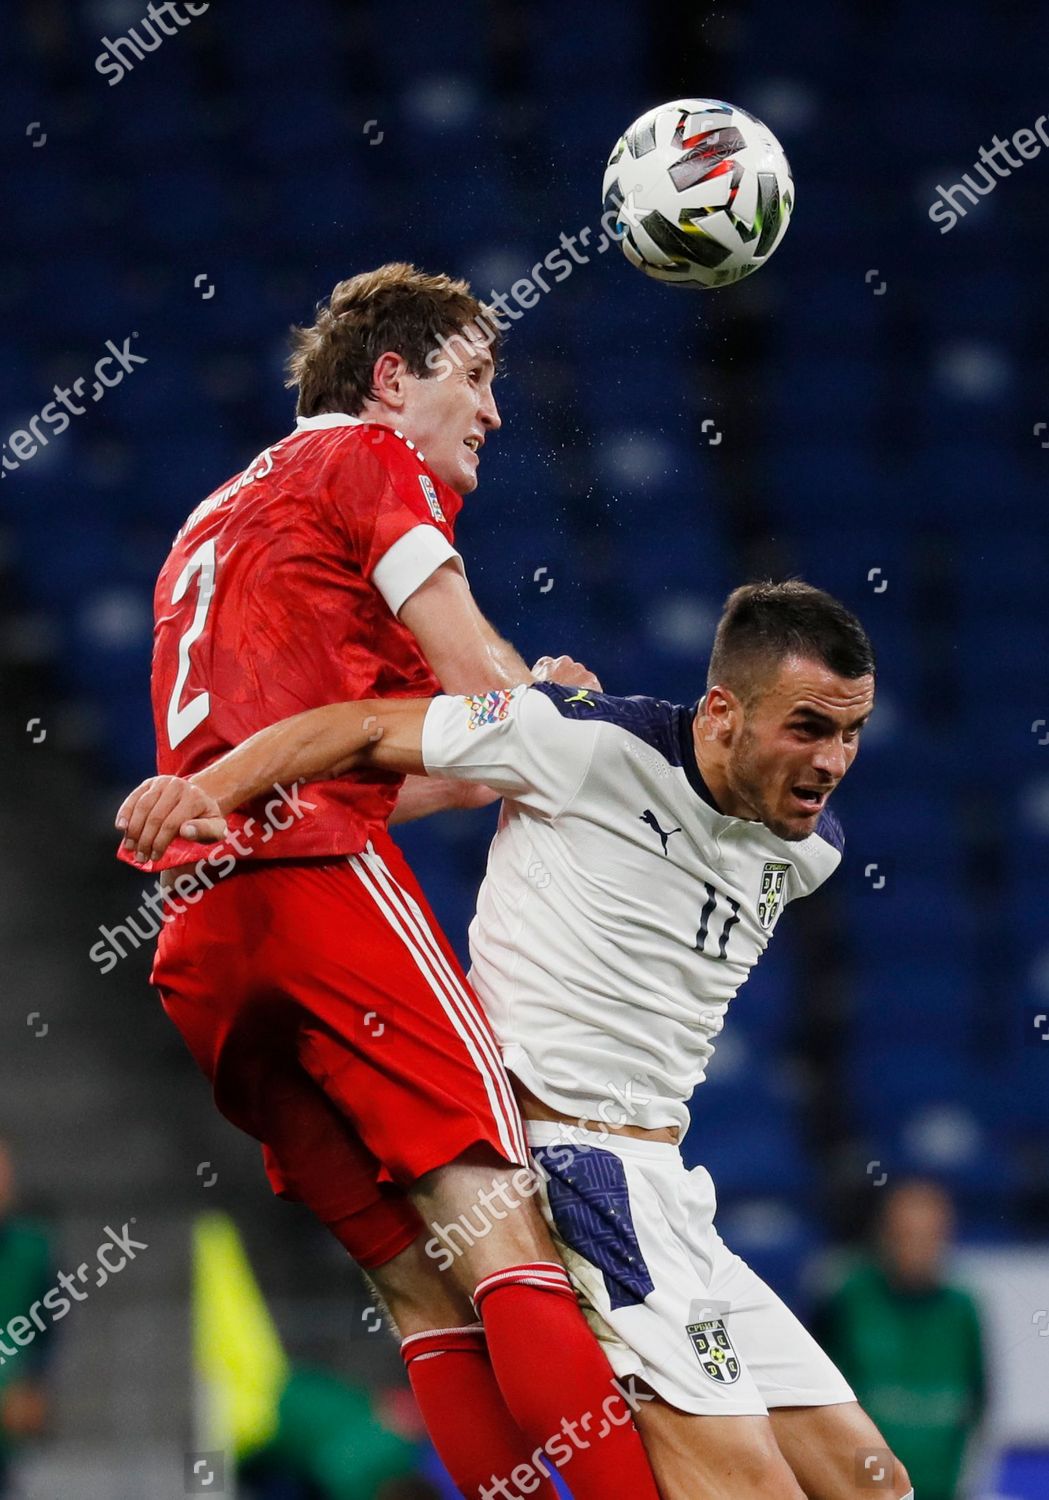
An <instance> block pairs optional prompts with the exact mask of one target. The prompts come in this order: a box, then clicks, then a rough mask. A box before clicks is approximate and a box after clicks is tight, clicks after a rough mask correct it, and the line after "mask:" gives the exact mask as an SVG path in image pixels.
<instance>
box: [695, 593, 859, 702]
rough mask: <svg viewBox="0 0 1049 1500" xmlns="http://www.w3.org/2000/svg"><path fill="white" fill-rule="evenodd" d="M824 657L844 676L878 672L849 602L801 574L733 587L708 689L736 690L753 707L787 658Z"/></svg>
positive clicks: (718, 634) (713, 655)
mask: <svg viewBox="0 0 1049 1500" xmlns="http://www.w3.org/2000/svg"><path fill="white" fill-rule="evenodd" d="M791 656H797V657H801V658H802V659H803V660H808V661H820V662H822V663H823V664H824V666H826V667H829V668H830V670H831V671H832V672H836V673H837V674H838V676H839V677H865V676H867V674H868V673H870V674H873V673H874V650H873V647H872V646H871V643H870V640H869V638H868V636H867V632H866V631H865V630H864V628H863V626H862V625H861V624H860V622H859V620H857V618H856V616H855V615H854V614H852V613H851V611H850V610H847V609H846V608H845V606H844V604H842V603H840V601H839V600H837V599H835V598H834V597H833V595H831V594H827V593H825V592H824V591H823V589H817V588H813V587H812V585H811V584H809V583H803V582H802V581H801V579H800V578H790V579H788V580H787V581H786V582H785V583H772V582H771V581H770V580H766V581H763V582H761V583H745V584H743V586H742V587H741V588H738V589H733V591H732V593H731V594H729V596H728V598H727V599H726V600H725V608H724V610H723V612H722V615H721V619H720V621H719V622H718V628H717V632H716V634H715V636H714V648H713V650H712V652H711V654H710V666H709V668H708V669H707V689H708V691H709V689H710V688H712V687H714V686H715V685H720V686H722V687H727V688H731V689H732V691H733V692H734V693H735V694H736V696H737V697H738V698H740V699H741V700H742V701H743V702H744V703H745V704H747V705H748V706H749V705H750V703H751V702H752V701H753V698H754V696H755V694H756V692H757V691H758V689H759V688H760V686H761V684H762V683H763V682H765V681H766V680H767V678H768V676H769V674H770V673H771V672H772V671H774V670H775V669H776V668H777V667H778V666H779V665H780V663H781V662H783V661H785V660H786V659H787V658H788V657H791Z"/></svg>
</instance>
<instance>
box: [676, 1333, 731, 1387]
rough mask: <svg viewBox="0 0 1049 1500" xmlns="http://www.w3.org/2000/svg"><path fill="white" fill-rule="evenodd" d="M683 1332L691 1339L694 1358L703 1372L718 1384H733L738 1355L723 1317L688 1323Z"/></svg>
mask: <svg viewBox="0 0 1049 1500" xmlns="http://www.w3.org/2000/svg"><path fill="white" fill-rule="evenodd" d="M685 1332H686V1333H687V1334H688V1336H689V1338H690V1339H691V1340H692V1347H693V1349H695V1351H696V1358H697V1359H698V1360H699V1362H700V1364H701V1365H702V1366H703V1370H704V1373H705V1374H707V1375H709V1376H710V1378H711V1380H716V1381H717V1382H718V1383H719V1384H720V1385H733V1384H735V1382H736V1381H737V1380H738V1379H739V1357H738V1356H737V1354H736V1351H735V1348H734V1347H733V1344H732V1340H731V1339H730V1338H729V1336H728V1333H727V1331H726V1329H725V1320H724V1318H711V1319H709V1320H708V1321H707V1322H706V1323H689V1324H687V1326H686V1328H685Z"/></svg>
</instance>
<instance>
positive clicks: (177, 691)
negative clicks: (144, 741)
mask: <svg viewBox="0 0 1049 1500" xmlns="http://www.w3.org/2000/svg"><path fill="white" fill-rule="evenodd" d="M194 574H196V575H198V577H199V585H198V593H197V607H196V609H195V610H194V611H193V619H192V620H191V621H190V624H189V628H188V630H187V631H186V632H185V634H184V635H183V636H182V639H181V640H180V641H179V643H178V671H177V672H176V674H175V686H174V687H173V688H172V690H171V698H170V699H169V701H168V744H169V745H170V746H171V748H172V750H174V748H175V746H176V745H181V743H182V741H183V740H184V739H185V738H186V735H187V734H192V733H193V730H194V729H196V727H197V725H198V724H203V722H204V720H205V719H206V718H207V716H208V714H209V713H210V712H211V697H210V695H209V694H208V693H196V694H194V696H193V697H192V698H191V699H190V700H189V702H188V703H186V704H185V705H184V706H183V707H182V708H179V699H180V698H181V697H182V692H183V689H184V688H185V686H186V678H187V677H188V676H189V648H190V647H191V646H192V645H193V642H194V641H197V640H199V639H200V637H201V635H203V633H204V626H205V625H206V624H207V620H208V609H209V608H210V605H211V601H212V599H213V597H214V594H215V541H214V538H212V539H211V540H209V541H206V542H201V544H200V546H199V547H198V548H197V550H196V552H194V553H193V555H192V557H191V558H190V559H189V561H188V562H187V563H186V566H185V567H184V568H183V569H182V572H181V573H180V574H179V575H178V578H177V579H176V581H175V587H174V589H173V590H172V594H171V602H172V604H178V603H179V601H180V600H181V599H184V598H185V596H186V593H187V591H188V589H189V586H190V584H191V583H192V581H193V577H194Z"/></svg>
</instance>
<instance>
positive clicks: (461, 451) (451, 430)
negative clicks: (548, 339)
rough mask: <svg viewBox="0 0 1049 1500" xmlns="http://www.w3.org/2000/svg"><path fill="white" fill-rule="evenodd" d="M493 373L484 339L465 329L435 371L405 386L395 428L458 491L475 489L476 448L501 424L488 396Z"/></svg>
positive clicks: (478, 457) (452, 342)
mask: <svg viewBox="0 0 1049 1500" xmlns="http://www.w3.org/2000/svg"><path fill="white" fill-rule="evenodd" d="M453 353H454V358H452V357H451V355H452V354H453ZM449 367H450V368H449ZM494 375H495V366H494V364H493V363H492V356H491V354H490V353H489V351H488V347H487V345H486V343H485V341H484V338H483V337H482V336H481V335H480V334H479V333H478V331H477V330H476V329H473V330H471V329H469V328H467V329H465V330H464V332H463V334H462V335H461V336H460V337H459V338H456V339H454V340H452V341H451V342H450V344H449V356H448V357H446V358H445V359H444V360H442V361H441V362H440V366H439V369H438V371H437V373H436V374H433V375H428V376H427V377H426V378H425V379H417V378H415V377H411V378H409V380H408V381H407V384H406V392H407V395H406V400H405V404H404V408H403V411H402V413H401V416H400V419H399V421H398V426H399V427H400V428H401V431H402V432H403V433H404V434H405V436H406V437H410V438H411V440H412V442H413V443H414V444H415V446H416V447H417V448H418V449H419V450H420V452H421V453H422V454H423V457H424V458H425V460H426V462H427V463H428V464H429V465H430V468H431V469H433V471H434V473H435V474H437V476H438V478H440V479H443V480H444V482H445V484H447V485H450V486H451V488H452V489H453V490H455V491H456V492H457V493H458V494H460V495H468V494H469V493H470V491H471V490H474V489H476V488H477V470H478V466H479V464H480V449H481V446H482V445H483V443H484V440H485V438H486V437H487V436H488V434H489V433H490V432H495V431H496V430H497V428H498V427H499V426H500V425H501V422H500V417H499V409H498V407H497V406H496V404H495V397H494V396H493V395H492V379H493V377H494Z"/></svg>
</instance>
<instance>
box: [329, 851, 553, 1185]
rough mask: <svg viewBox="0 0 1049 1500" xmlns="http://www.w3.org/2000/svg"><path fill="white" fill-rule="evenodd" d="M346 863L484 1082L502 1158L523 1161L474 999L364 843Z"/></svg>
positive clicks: (514, 1117) (516, 1118)
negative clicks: (400, 943)
mask: <svg viewBox="0 0 1049 1500" xmlns="http://www.w3.org/2000/svg"><path fill="white" fill-rule="evenodd" d="M348 863H349V865H350V867H351V869H353V870H354V872H355V873H356V875H357V877H358V879H359V880H360V882H361V884H362V885H363V886H364V888H365V890H366V891H367V892H368V894H369V895H370V896H371V898H372V900H373V901H374V902H375V904H376V906H377V907H378V908H379V910H380V911H381V912H382V914H383V916H384V917H385V918H386V920H387V922H388V923H389V924H390V926H391V927H392V928H393V930H394V932H396V934H397V936H398V937H399V938H400V939H401V942H402V943H403V944H404V946H405V947H406V948H407V949H408V952H409V953H410V954H411V957H412V961H413V962H414V964H415V966H416V968H417V969H418V970H419V973H420V974H421V975H422V976H423V978H424V979H425V980H426V982H427V984H428V985H429V986H430V989H431V990H432V991H433V994H434V996H435V998H436V999H437V1001H438V1003H439V1004H440V1006H441V1009H442V1010H443V1011H444V1013H445V1015H446V1016H447V1017H448V1020H449V1021H450V1022H451V1024H452V1027H453V1028H454V1030H455V1032H456V1033H457V1035H458V1036H459V1038H460V1040H461V1041H462V1043H463V1045H464V1047H465V1048H466V1050H467V1052H468V1053H469V1055H470V1058H471V1061H472V1062H473V1064H474V1067H475V1068H476V1069H477V1072H478V1074H479V1075H480V1077H481V1080H482V1082H483V1084H484V1088H485V1093H486V1094H487V1096H488V1103H489V1107H490V1109H491V1112H492V1118H493V1120H494V1122H495V1126H496V1129H497V1131H498V1135H499V1142H500V1145H501V1146H502V1148H503V1150H504V1151H505V1153H506V1155H507V1157H508V1158H509V1159H510V1160H511V1161H516V1162H521V1163H522V1164H527V1162H528V1161H529V1160H530V1157H529V1154H528V1147H527V1145H526V1143H525V1139H524V1130H523V1127H522V1124H521V1117H520V1114H519V1112H518V1109H517V1103H516V1100H515V1099H514V1097H513V1091H512V1090H511V1088H510V1081H509V1078H508V1077H507V1074H506V1070H505V1069H504V1067H503V1065H502V1060H501V1059H500V1057H499V1054H498V1052H497V1051H496V1048H495V1043H494V1041H493V1040H492V1037H491V1035H490V1033H489V1032H488V1030H487V1025H486V1023H484V1022H483V1021H479V1019H478V1016H477V1012H476V1002H475V1001H474V999H473V997H472V996H471V995H470V994H469V992H468V991H467V990H466V988H465V987H464V986H463V985H462V983H461V982H460V981H459V979H458V977H457V976H456V974H455V971H454V970H453V969H452V968H451V965H450V964H448V962H447V960H446V959H445V957H444V954H443V953H441V951H440V948H439V946H438V944H437V942H436V940H435V939H434V936H433V933H432V932H431V931H430V930H429V926H428V924H427V922H426V919H425V917H424V916H423V913H422V911H421V910H420V908H419V905H418V903H417V902H415V901H413V900H412V898H411V897H410V896H409V895H408V893H407V891H405V890H403V889H402V888H401V886H399V885H398V884H397V882H396V880H395V879H394V877H393V876H392V875H391V874H390V872H389V870H387V869H386V867H385V865H383V862H382V860H381V859H380V858H379V856H378V855H376V853H375V851H374V850H373V848H372V846H371V845H370V844H369V845H368V847H367V849H366V850H365V851H363V852H362V853H361V854H353V855H350V857H349V860H348ZM412 907H414V913H413V911H412Z"/></svg>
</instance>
